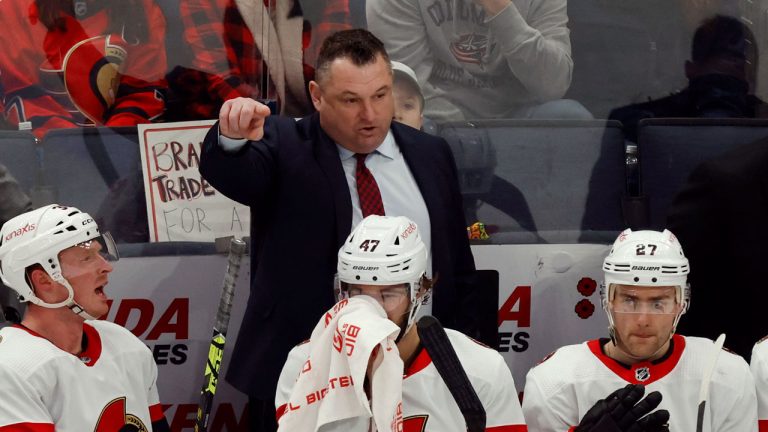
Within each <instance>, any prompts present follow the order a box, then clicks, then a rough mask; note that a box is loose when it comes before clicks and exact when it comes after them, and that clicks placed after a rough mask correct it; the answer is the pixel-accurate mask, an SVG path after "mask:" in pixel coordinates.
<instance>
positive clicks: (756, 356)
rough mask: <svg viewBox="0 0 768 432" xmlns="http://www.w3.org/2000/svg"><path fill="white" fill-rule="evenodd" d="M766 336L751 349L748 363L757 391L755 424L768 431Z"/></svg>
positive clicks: (761, 430) (767, 358)
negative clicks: (750, 358)
mask: <svg viewBox="0 0 768 432" xmlns="http://www.w3.org/2000/svg"><path fill="white" fill-rule="evenodd" d="M767 341H768V337H764V338H763V339H761V340H760V341H758V342H757V343H756V344H755V347H754V348H753V349H752V360H751V361H750V363H749V367H750V369H752V376H753V377H754V378H755V390H756V391H757V419H758V420H757V424H758V429H759V431H760V432H768V342H767Z"/></svg>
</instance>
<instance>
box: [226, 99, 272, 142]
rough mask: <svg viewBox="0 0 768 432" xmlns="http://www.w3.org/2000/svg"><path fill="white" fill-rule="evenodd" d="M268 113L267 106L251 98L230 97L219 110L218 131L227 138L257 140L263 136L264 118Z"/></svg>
mask: <svg viewBox="0 0 768 432" xmlns="http://www.w3.org/2000/svg"><path fill="white" fill-rule="evenodd" d="M269 114H270V111H269V107H267V106H266V105H264V104H262V103H260V102H257V101H255V100H253V99H250V98H243V97H239V98H235V99H230V100H228V101H226V102H224V105H222V106H221V110H220V111H219V131H220V132H221V134H222V135H224V136H225V137H227V138H232V139H242V138H247V139H249V140H251V141H258V140H260V139H261V138H262V137H263V136H264V119H266V118H267V116H269Z"/></svg>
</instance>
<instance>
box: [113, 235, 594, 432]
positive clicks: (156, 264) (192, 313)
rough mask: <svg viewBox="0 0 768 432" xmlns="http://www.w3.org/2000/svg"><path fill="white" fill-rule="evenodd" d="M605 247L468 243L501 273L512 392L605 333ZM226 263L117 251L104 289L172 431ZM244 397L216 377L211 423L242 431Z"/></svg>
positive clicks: (231, 335) (244, 275) (193, 386)
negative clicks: (541, 364)
mask: <svg viewBox="0 0 768 432" xmlns="http://www.w3.org/2000/svg"><path fill="white" fill-rule="evenodd" d="M608 249H609V246H606V245H578V244H575V245H519V246H518V245H480V246H473V249H472V250H473V252H474V255H475V262H476V264H477V267H478V268H481V269H496V270H498V271H499V273H500V288H499V314H498V320H499V332H500V334H501V348H500V349H501V351H502V354H503V355H504V357H505V359H506V360H507V364H508V365H509V367H510V369H511V370H512V373H513V375H514V378H515V384H516V386H517V390H518V391H522V389H523V387H524V385H525V374H526V373H527V372H528V369H530V368H531V367H532V366H534V365H535V364H536V363H537V362H538V361H539V360H540V359H541V358H543V357H544V356H545V355H547V354H548V353H550V352H551V351H553V350H554V349H556V348H557V347H560V346H562V345H566V344H574V343H579V342H582V341H584V340H586V339H592V338H596V337H602V336H607V325H608V321H607V319H606V317H605V314H604V313H603V311H602V309H601V307H600V294H599V286H598V285H599V281H600V280H601V279H602V270H601V265H602V260H603V258H604V257H605V255H606V254H607V253H608ZM225 267H226V259H225V257H224V256H168V257H147V258H123V259H121V260H120V262H119V263H118V264H117V266H115V270H114V272H113V274H112V277H111V281H110V284H109V285H108V287H107V292H108V295H109V296H110V297H111V298H112V299H113V301H112V303H111V307H110V310H109V313H108V314H107V319H108V320H110V321H113V322H116V323H118V324H121V325H123V326H125V327H126V328H128V329H129V330H131V331H132V332H133V333H134V334H136V335H137V336H139V337H140V338H141V339H142V340H143V341H144V342H145V343H146V344H147V345H148V346H149V348H150V349H151V350H152V352H153V353H154V356H155V361H156V362H157V364H158V369H159V380H158V387H159V390H160V398H161V401H162V403H163V404H167V405H168V407H167V409H166V411H165V414H166V418H167V419H168V421H169V423H170V424H171V430H172V431H174V432H178V431H184V430H190V431H191V430H193V428H194V420H195V415H196V410H197V402H198V399H199V395H200V388H201V386H202V383H203V368H204V365H205V361H206V356H207V353H208V346H209V343H210V338H211V332H212V328H213V321H214V316H215V312H216V308H217V306H218V304H219V296H220V294H221V284H222V279H223V275H224V269H225ZM248 268H249V265H248V262H247V260H246V261H244V262H243V264H242V267H241V269H242V271H241V274H240V277H239V279H238V283H237V287H236V290H235V301H234V305H233V308H232V318H231V321H230V323H229V331H228V341H227V346H226V350H225V354H224V361H223V364H222V369H221V370H222V376H223V374H225V373H226V369H227V365H228V364H229V359H230V356H231V354H232V347H233V345H234V341H235V338H236V335H237V332H238V330H239V327H240V323H241V321H242V316H243V312H244V310H245V305H246V302H247V299H248V293H249V289H250V287H249V282H248V281H249V279H250V275H249V273H248ZM319 319H320V317H318V320H319ZM307 336H309V335H307ZM246 401H247V399H246V398H245V396H244V395H242V394H240V393H239V392H238V391H237V390H235V389H234V388H233V387H231V386H230V385H229V384H228V383H226V382H225V381H224V380H220V381H219V384H218V388H217V391H216V397H215V400H214V409H213V411H212V417H211V421H210V423H209V430H210V431H211V432H219V431H225V430H226V431H240V430H242V431H245V430H247V429H246V424H245V422H244V419H247V416H246V415H245V409H246Z"/></svg>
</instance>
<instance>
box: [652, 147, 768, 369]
mask: <svg viewBox="0 0 768 432" xmlns="http://www.w3.org/2000/svg"><path fill="white" fill-rule="evenodd" d="M667 226H668V227H669V229H670V230H671V231H672V232H673V233H674V234H675V235H676V236H677V237H678V239H679V240H680V244H681V245H682V246H683V251H684V252H685V254H686V256H687V257H688V259H689V261H690V265H691V274H690V276H689V277H688V281H689V282H690V285H691V309H690V311H689V312H688V313H687V314H686V315H683V318H682V319H681V320H680V332H681V333H683V334H690V335H695V336H706V337H709V338H716V337H717V336H718V335H719V334H720V333H726V335H727V337H726V339H725V346H726V347H728V348H730V349H731V350H733V351H735V352H736V353H738V354H740V355H742V356H744V357H745V358H746V359H747V360H749V357H750V355H751V352H752V346H753V345H754V343H755V342H757V341H758V340H759V339H760V338H761V337H762V336H763V335H765V334H766V333H768V320H766V318H765V317H766V315H765V305H766V304H768V287H767V286H766V269H768V248H767V246H768V140H762V141H758V142H756V143H753V144H749V145H746V146H743V147H739V148H737V149H735V150H732V151H730V152H728V153H726V154H725V155H723V156H721V157H719V158H717V159H713V160H710V161H707V162H704V163H702V164H701V165H699V166H698V167H697V168H696V169H695V170H694V171H693V173H692V174H691V176H690V178H689V180H688V183H687V184H686V186H685V187H684V188H683V190H682V191H681V192H680V194H678V196H677V197H676V198H675V201H674V203H673V205H672V207H671V210H670V213H669V215H668V219H667Z"/></svg>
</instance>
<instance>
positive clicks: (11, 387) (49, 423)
mask: <svg viewBox="0 0 768 432" xmlns="http://www.w3.org/2000/svg"><path fill="white" fill-rule="evenodd" d="M0 400H1V401H3V402H2V403H0V432H49V431H50V432H53V431H54V426H53V419H52V418H51V416H50V414H49V413H48V410H47V409H46V407H45V405H44V403H43V395H40V394H39V393H38V392H37V391H36V388H35V386H33V385H31V383H29V382H27V380H25V379H24V378H23V377H21V376H19V374H18V373H16V372H15V371H12V370H9V369H7V368H4V367H2V366H1V365H0Z"/></svg>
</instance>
